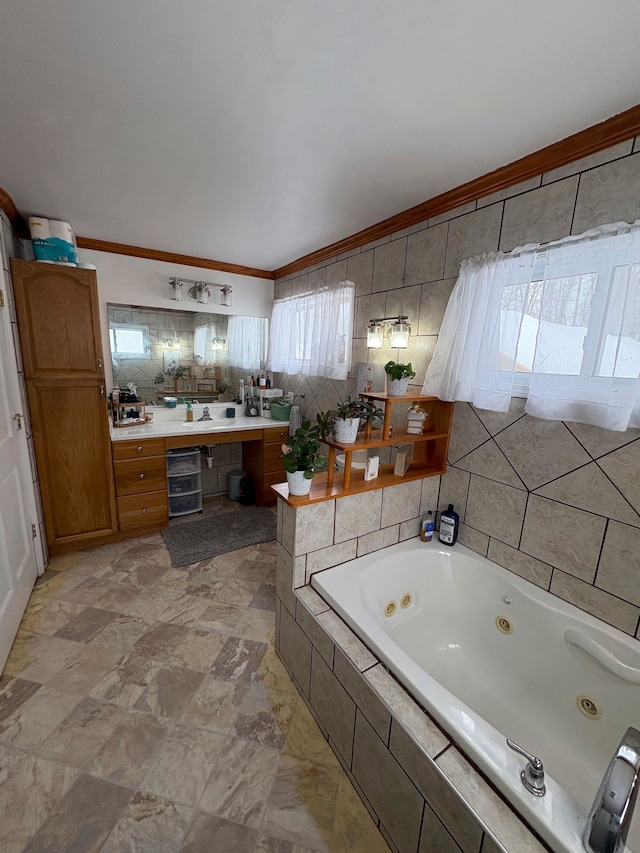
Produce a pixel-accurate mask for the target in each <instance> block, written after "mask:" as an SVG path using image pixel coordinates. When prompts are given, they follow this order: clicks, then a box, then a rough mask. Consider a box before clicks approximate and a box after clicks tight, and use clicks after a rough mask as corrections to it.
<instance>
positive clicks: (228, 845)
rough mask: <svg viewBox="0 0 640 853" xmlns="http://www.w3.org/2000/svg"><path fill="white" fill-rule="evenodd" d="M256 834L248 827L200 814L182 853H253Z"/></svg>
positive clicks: (191, 828)
mask: <svg viewBox="0 0 640 853" xmlns="http://www.w3.org/2000/svg"><path fill="white" fill-rule="evenodd" d="M256 834H257V833H256V831H255V830H254V829H250V828H249V827H248V826H240V825H238V824H237V823H231V822H230V821H228V820H223V819H222V818H218V817H214V816H213V815H209V814H202V813H199V814H197V815H196V817H195V819H194V821H193V823H192V825H191V827H190V829H189V832H188V833H187V837H186V838H185V842H184V845H183V847H182V850H181V851H180V853H231V851H233V853H253V850H254V847H255V842H256Z"/></svg>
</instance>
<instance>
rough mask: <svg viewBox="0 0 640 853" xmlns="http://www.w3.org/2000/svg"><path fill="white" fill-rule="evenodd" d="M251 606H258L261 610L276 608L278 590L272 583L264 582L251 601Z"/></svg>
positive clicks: (273, 609) (273, 610)
mask: <svg viewBox="0 0 640 853" xmlns="http://www.w3.org/2000/svg"><path fill="white" fill-rule="evenodd" d="M249 607H257V608H259V609H260V610H270V611H272V612H273V613H275V610H276V590H275V587H274V586H273V585H272V584H268V583H263V584H261V585H260V586H259V587H258V591H257V592H256V594H255V595H254V596H253V598H252V599H251V601H250V602H249Z"/></svg>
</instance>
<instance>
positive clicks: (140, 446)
mask: <svg viewBox="0 0 640 853" xmlns="http://www.w3.org/2000/svg"><path fill="white" fill-rule="evenodd" d="M136 449H137V451H138V453H142V451H143V450H144V448H143V446H142V445H141V444H139V445H138V447H137V448H136Z"/></svg>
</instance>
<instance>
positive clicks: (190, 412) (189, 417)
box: [187, 400, 193, 424]
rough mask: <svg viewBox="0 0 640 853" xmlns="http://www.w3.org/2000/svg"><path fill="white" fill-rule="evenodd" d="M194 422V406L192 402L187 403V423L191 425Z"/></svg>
mask: <svg viewBox="0 0 640 853" xmlns="http://www.w3.org/2000/svg"><path fill="white" fill-rule="evenodd" d="M192 422H193V405H192V403H191V400H189V402H188V403H187V423H188V424H190V423H192Z"/></svg>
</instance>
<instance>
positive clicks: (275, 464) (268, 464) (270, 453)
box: [262, 442, 287, 482]
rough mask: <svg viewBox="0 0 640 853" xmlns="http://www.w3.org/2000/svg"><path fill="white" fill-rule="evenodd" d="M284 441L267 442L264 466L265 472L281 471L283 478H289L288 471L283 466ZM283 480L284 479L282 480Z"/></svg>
mask: <svg viewBox="0 0 640 853" xmlns="http://www.w3.org/2000/svg"><path fill="white" fill-rule="evenodd" d="M281 444H282V442H278V444H265V446H264V456H263V463H262V467H263V470H264V472H265V473H266V472H271V471H280V473H281V474H282V477H283V480H286V479H287V475H286V472H285V470H284V468H283V467H282V459H281V458H280V457H281V456H282V447H281ZM281 482H282V481H281Z"/></svg>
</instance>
